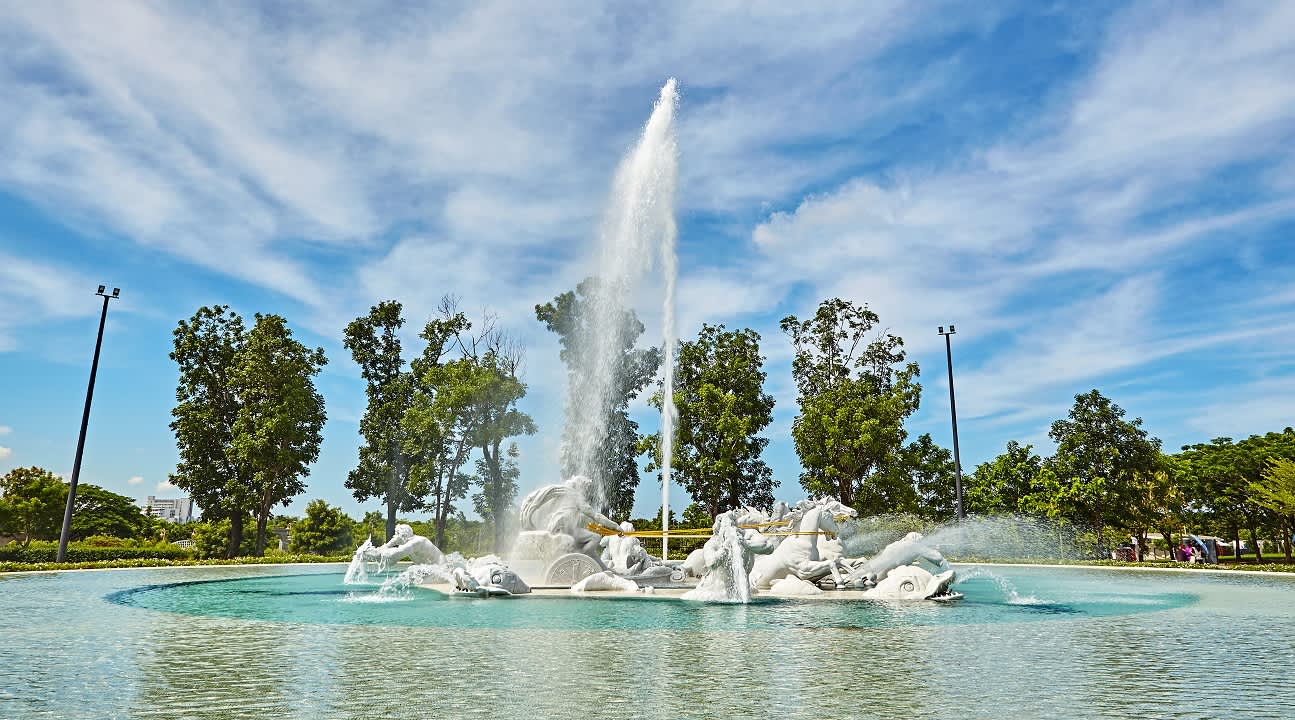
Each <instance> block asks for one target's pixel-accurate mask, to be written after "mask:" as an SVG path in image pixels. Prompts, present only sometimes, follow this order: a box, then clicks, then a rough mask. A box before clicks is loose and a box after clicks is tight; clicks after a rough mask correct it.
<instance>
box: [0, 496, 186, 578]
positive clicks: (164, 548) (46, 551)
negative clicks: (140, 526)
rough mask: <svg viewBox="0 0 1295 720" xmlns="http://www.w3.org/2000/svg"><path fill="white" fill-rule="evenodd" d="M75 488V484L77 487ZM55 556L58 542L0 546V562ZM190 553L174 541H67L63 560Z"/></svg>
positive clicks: (44, 560)
mask: <svg viewBox="0 0 1295 720" xmlns="http://www.w3.org/2000/svg"><path fill="white" fill-rule="evenodd" d="M78 490H79V488H78ZM57 556H58V543H56V542H34V543H32V544H30V545H28V546H27V547H19V546H17V545H7V546H5V547H0V563H52V562H54V561H55V559H56V558H57ZM193 556H194V553H193V552H192V551H190V550H187V549H185V548H182V547H179V546H176V545H137V544H134V545H106V544H103V541H102V540H100V541H99V542H95V543H89V542H70V543H68V546H67V562H69V563H83V562H106V561H112V560H136V559H143V558H154V559H162V560H188V559H191V558H193Z"/></svg>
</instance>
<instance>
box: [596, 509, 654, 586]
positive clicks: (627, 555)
mask: <svg viewBox="0 0 1295 720" xmlns="http://www.w3.org/2000/svg"><path fill="white" fill-rule="evenodd" d="M619 529H620V531H621V532H623V533H632V532H634V525H633V523H630V522H623V523H621V524H620V528H619ZM601 545H602V548H603V552H602V561H603V564H604V565H606V566H607V569H608V570H611V571H612V572H614V573H616V574H617V575H624V576H630V575H639V574H642V573H643V572H645V571H646V570H647V569H648V568H650V567H652V566H653V565H656V564H657V562H656V559H655V558H653V557H652V556H651V555H648V552H647V550H644V549H643V543H641V542H639V539H638V538H636V537H634V536H632V535H608V536H607V537H604V538H603V539H602V541H601Z"/></svg>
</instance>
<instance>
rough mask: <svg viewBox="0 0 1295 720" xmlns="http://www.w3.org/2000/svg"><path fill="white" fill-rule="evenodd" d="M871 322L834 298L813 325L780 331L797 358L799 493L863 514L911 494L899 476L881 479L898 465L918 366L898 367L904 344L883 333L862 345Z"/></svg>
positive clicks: (789, 324) (917, 393) (863, 310)
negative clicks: (829, 498)
mask: <svg viewBox="0 0 1295 720" xmlns="http://www.w3.org/2000/svg"><path fill="white" fill-rule="evenodd" d="M878 322H879V318H878V317H877V314H876V313H874V312H873V311H871V310H869V309H868V307H867V306H866V305H864V306H862V307H859V306H856V305H854V304H853V303H850V302H847V301H845V300H841V299H838V298H833V299H830V300H825V301H824V302H823V303H822V304H820V305H819V307H818V311H817V312H816V313H815V315H814V317H813V318H810V319H808V320H803V321H802V320H798V319H796V318H795V317H793V316H788V317H786V318H783V320H782V323H781V327H782V329H783V332H785V333H787V335H788V336H789V337H790V338H791V342H792V345H793V347H794V349H795V352H796V355H795V359H794V360H793V361H792V375H793V377H794V378H795V380H796V387H797V390H798V397H797V402H798V403H799V404H800V415H798V416H797V417H796V419H795V421H794V423H793V424H792V439H793V440H794V441H795V444H796V453H797V454H798V455H799V456H800V461H801V466H802V467H803V468H804V471H803V472H802V473H801V476H800V483H801V486H802V487H804V488H805V490H806V491H807V492H809V493H810V494H811V495H816V496H817V495H831V496H833V497H836V498H837V499H838V500H840V501H841V502H843V503H845V504H847V505H851V506H853V507H855V508H857V509H858V510H859V511H861V512H862V513H864V514H878V513H881V512H888V511H890V510H892V509H893V508H891V507H889V503H891V502H892V501H893V500H894V498H895V495H897V494H908V493H910V492H912V490H911V488H906V485H908V484H909V483H907V482H906V481H905V479H904V474H902V473H897V472H893V471H892V472H887V471H888V470H891V469H892V468H893V467H894V466H895V465H900V464H902V462H903V458H902V452H903V450H904V441H905V440H906V439H907V437H908V433H907V431H906V430H905V429H904V421H905V420H907V419H908V417H909V416H911V415H912V414H913V413H914V412H916V410H917V407H918V403H919V401H920V398H921V385H919V384H918V383H917V376H918V368H917V364H916V363H908V364H902V363H903V362H904V357H905V356H904V351H903V345H904V341H903V340H902V339H901V338H899V337H897V336H894V335H891V334H889V333H883V334H881V335H880V336H878V337H876V338H874V339H873V340H871V341H869V340H868V337H867V336H868V334H869V333H870V332H871V331H872V330H873V328H874V327H875V326H876V325H877V323H878Z"/></svg>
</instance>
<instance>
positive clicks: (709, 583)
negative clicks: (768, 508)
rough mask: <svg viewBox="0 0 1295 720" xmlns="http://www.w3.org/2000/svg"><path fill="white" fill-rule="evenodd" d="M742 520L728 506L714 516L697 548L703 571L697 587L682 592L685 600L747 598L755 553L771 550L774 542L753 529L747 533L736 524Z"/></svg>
mask: <svg viewBox="0 0 1295 720" xmlns="http://www.w3.org/2000/svg"><path fill="white" fill-rule="evenodd" d="M742 524H746V523H743V522H742V521H741V519H739V517H738V515H737V513H736V512H733V511H731V510H730V511H729V512H725V513H720V514H719V515H716V516H715V524H714V525H713V526H711V536H710V539H708V540H707V541H706V544H705V545H703V546H702V548H701V551H702V559H703V562H704V564H705V568H706V570H705V574H704V575H703V576H702V579H701V582H699V583H697V587H695V588H693V589H692V590H689V591H688V592H686V593H684V595H683V598H684V599H685V600H704V601H708V602H732V603H745V602H750V600H751V592H752V590H751V580H750V571H751V567H752V564H753V563H754V562H755V556H756V555H757V554H761V553H769V552H772V551H773V550H774V544H773V543H770V542H767V540H766V539H765V538H763V537H761V536H760V535H759V533H756V532H754V531H750V532H749V534H748V531H747V530H746V529H744V528H741V527H739V525H742Z"/></svg>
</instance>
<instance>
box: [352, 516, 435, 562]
mask: <svg viewBox="0 0 1295 720" xmlns="http://www.w3.org/2000/svg"><path fill="white" fill-rule="evenodd" d="M362 557H363V558H364V559H365V560H376V561H378V569H379V570H381V571H383V572H385V571H386V570H388V569H390V568H391V566H393V565H395V564H396V563H398V562H400V561H401V560H404V559H409V560H411V561H413V562H415V563H418V564H423V565H430V564H435V563H439V562H441V561H443V560H444V559H445V553H443V552H441V549H440V548H438V547H436V545H435V544H433V543H432V541H431V540H428V539H427V538H425V537H423V536H422V535H415V534H414V529H413V528H411V527H409V526H408V525H405V524H404V523H401V524H399V525H397V526H396V533H395V534H394V535H392V536H391V539H390V540H388V541H387V542H385V543H383V544H382V545H379V546H377V547H370V548H368V549H366V550H364V551H363V553H362Z"/></svg>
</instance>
